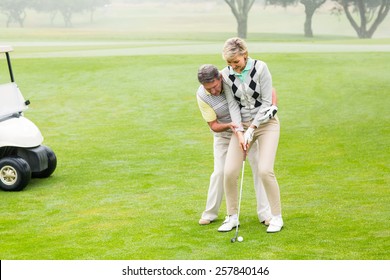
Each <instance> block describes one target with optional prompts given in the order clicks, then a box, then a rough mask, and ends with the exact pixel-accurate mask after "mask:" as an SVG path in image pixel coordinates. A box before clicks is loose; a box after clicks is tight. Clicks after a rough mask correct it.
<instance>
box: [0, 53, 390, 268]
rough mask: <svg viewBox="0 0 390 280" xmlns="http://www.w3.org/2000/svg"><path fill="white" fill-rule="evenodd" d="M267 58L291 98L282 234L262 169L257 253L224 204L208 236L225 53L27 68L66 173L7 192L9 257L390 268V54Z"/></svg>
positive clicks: (284, 101) (24, 72)
mask: <svg viewBox="0 0 390 280" xmlns="http://www.w3.org/2000/svg"><path fill="white" fill-rule="evenodd" d="M15 54H16V53H15ZM253 57H256V58H261V59H263V60H265V61H267V63H268V64H269V67H270V69H271V72H272V73H273V79H274V85H275V86H276V88H277V90H278V93H279V108H280V112H279V117H280V119H281V124H282V129H281V140H280V145H279V150H278V155H277V162H276V167H275V168H276V174H277V176H278V180H279V184H280V186H281V195H282V204H283V213H284V214H283V216H284V219H285V228H284V229H283V230H282V232H280V233H278V234H267V233H266V228H265V227H264V226H262V225H261V224H259V223H258V221H257V216H256V213H255V198H254V190H253V186H252V182H251V180H250V176H249V174H250V170H249V168H247V170H246V172H247V174H248V176H246V178H245V182H244V194H243V203H242V212H241V217H242V218H241V224H242V226H241V228H240V233H241V234H242V235H243V236H244V238H245V241H244V242H242V243H239V244H234V245H233V244H231V243H230V238H231V237H232V233H227V234H222V233H218V232H217V228H218V226H219V225H220V223H221V222H222V221H223V218H224V212H225V207H224V204H223V206H222V208H221V211H220V217H219V219H218V221H217V222H216V223H213V224H211V225H209V226H204V227H202V226H199V225H198V224H197V221H198V219H199V217H200V213H201V212H202V211H203V207H204V204H205V199H206V193H207V187H208V180H209V176H210V174H211V172H212V166H213V163H212V137H211V135H210V133H209V131H208V128H207V125H206V124H205V123H204V122H203V120H202V118H201V116H200V113H199V112H198V108H197V105H196V100H195V90H196V88H197V86H198V83H197V81H196V70H197V67H198V66H199V65H200V64H202V63H214V64H216V65H218V66H219V67H223V66H224V64H223V61H222V59H221V58H220V55H218V54H215V55H202V54H199V55H175V56H170V55H165V56H164V55H144V56H122V57H120V56H115V57H87V58H80V57H76V58H61V57H59V58H18V59H15V60H14V63H13V66H14V71H15V77H16V81H17V82H18V85H19V87H20V88H21V90H22V92H23V93H24V95H25V97H26V98H28V99H30V100H31V105H30V110H29V111H27V112H26V116H27V117H28V118H30V119H31V120H32V121H34V122H35V123H36V124H37V125H38V127H39V128H40V129H41V131H42V134H43V135H44V137H45V142H44V143H45V144H46V145H49V146H50V147H52V149H53V150H54V151H55V152H56V154H57V157H58V167H57V170H56V172H55V173H54V174H53V176H52V177H51V178H49V179H45V180H38V179H36V180H32V182H31V183H30V184H29V186H28V187H27V188H26V189H25V190H24V191H23V192H19V193H7V192H0V199H1V201H2V204H1V206H0V207H1V211H0V219H1V221H2V223H1V227H0V230H1V235H2V238H1V241H0V258H1V259H112V260H118V259H277V260H280V259H316V260H319V259H336V260H341V259H369V260H371V259H383V260H384V259H388V258H389V253H388V251H389V250H388V249H389V246H390V241H389V236H390V232H389V227H388V224H387V222H386V221H387V219H388V217H389V214H390V213H389V209H388V205H389V202H390V201H389V200H390V199H389V189H388V186H389V175H388V174H389V158H388V152H387V150H388V146H389V137H388V136H389V123H390V120H389V116H388V114H386V113H385V112H386V111H387V108H388V105H389V104H390V100H389V95H388V92H389V90H390V86H389V83H388V78H389V76H388V73H390V68H389V67H390V66H389V65H390V64H389V62H390V53H388V52H386V53H385V52H384V53H379V52H377V53H351V54H346V53H290V54H277V53H275V54H264V53H258V54H253ZM360 65H361V67H360ZM357 66H358V67H357ZM134 73H137V74H136V75H134ZM381 112H383V113H381ZM237 247H239V250H237Z"/></svg>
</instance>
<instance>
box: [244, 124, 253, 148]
mask: <svg viewBox="0 0 390 280" xmlns="http://www.w3.org/2000/svg"><path fill="white" fill-rule="evenodd" d="M254 131H255V129H254V128H252V127H249V128H248V129H247V130H246V131H245V133H244V144H245V145H248V144H249V143H250V142H252V140H253V133H254Z"/></svg>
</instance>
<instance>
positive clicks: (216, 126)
mask: <svg viewBox="0 0 390 280" xmlns="http://www.w3.org/2000/svg"><path fill="white" fill-rule="evenodd" d="M207 123H208V125H209V126H210V128H211V130H212V131H214V132H223V131H226V130H229V129H231V130H232V131H235V129H236V128H237V125H235V124H234V123H232V122H231V123H219V122H218V121H217V120H214V121H211V122H207Z"/></svg>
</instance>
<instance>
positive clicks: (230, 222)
mask: <svg viewBox="0 0 390 280" xmlns="http://www.w3.org/2000/svg"><path fill="white" fill-rule="evenodd" d="M239 225H240V224H239V223H238V218H237V215H232V216H227V217H226V219H225V221H224V222H223V223H222V226H220V227H219V228H218V231H219V232H227V231H231V230H232V229H234V228H236V227H238V226H239Z"/></svg>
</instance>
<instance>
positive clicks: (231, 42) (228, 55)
mask: <svg viewBox="0 0 390 280" xmlns="http://www.w3.org/2000/svg"><path fill="white" fill-rule="evenodd" d="M238 54H239V55H248V47H247V45H246V42H245V41H244V40H243V39H241V38H238V37H234V38H230V39H227V40H226V42H225V44H224V45H223V50H222V58H223V59H224V60H226V61H227V60H230V59H232V58H233V57H235V56H236V55H238Z"/></svg>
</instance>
